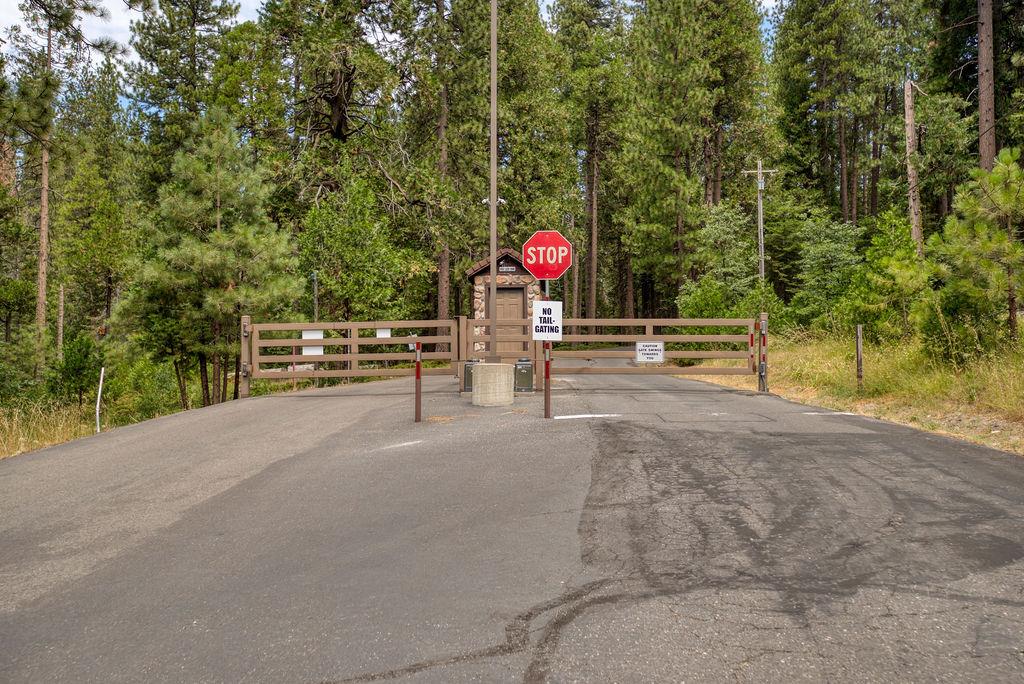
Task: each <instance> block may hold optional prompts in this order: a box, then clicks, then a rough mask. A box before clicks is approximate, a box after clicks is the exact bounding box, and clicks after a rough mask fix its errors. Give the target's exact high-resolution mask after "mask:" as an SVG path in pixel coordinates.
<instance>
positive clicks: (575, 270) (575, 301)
mask: <svg viewBox="0 0 1024 684" xmlns="http://www.w3.org/2000/svg"><path fill="white" fill-rule="evenodd" d="M580 304H581V302H580V263H579V261H578V260H576V261H573V264H572V317H573V318H579V317H580V314H581V313H583V312H582V311H581V310H580V309H581V307H580ZM577 330H578V328H577V327H574V328H573V332H576V331H577Z"/></svg>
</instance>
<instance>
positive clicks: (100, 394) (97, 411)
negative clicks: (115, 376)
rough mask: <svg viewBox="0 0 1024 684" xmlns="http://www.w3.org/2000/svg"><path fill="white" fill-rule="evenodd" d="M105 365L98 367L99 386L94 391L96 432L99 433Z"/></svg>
mask: <svg viewBox="0 0 1024 684" xmlns="http://www.w3.org/2000/svg"><path fill="white" fill-rule="evenodd" d="M106 371H107V369H106V367H100V388H99V389H98V390H97V391H96V434H97V435H98V434H100V400H101V399H102V398H103V376H104V374H105V373H106Z"/></svg>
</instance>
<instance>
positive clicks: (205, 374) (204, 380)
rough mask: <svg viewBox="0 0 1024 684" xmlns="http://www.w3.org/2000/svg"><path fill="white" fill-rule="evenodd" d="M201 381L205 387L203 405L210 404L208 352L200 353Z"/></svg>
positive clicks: (203, 387)
mask: <svg viewBox="0 0 1024 684" xmlns="http://www.w3.org/2000/svg"><path fill="white" fill-rule="evenodd" d="M199 382H200V384H201V385H202V389H203V406H209V405H210V374H209V372H208V370H207V368H206V354H205V353H203V352H200V353H199Z"/></svg>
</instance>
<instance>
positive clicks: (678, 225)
mask: <svg viewBox="0 0 1024 684" xmlns="http://www.w3.org/2000/svg"><path fill="white" fill-rule="evenodd" d="M672 164H673V167H674V168H675V172H676V178H678V177H679V176H680V174H682V172H683V151H682V150H681V149H679V148H676V150H675V152H674V153H673V155H672ZM675 209H676V217H675V238H676V258H677V259H678V260H679V266H678V269H677V271H678V281H679V284H680V285H681V284H682V282H683V278H684V275H683V190H682V188H681V187H679V184H678V183H677V184H676V203H675Z"/></svg>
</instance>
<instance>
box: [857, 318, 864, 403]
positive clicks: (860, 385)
mask: <svg viewBox="0 0 1024 684" xmlns="http://www.w3.org/2000/svg"><path fill="white" fill-rule="evenodd" d="M863 389H864V326H863V325H861V324H859V323H858V324H857V391H858V392H859V391H861V390H863Z"/></svg>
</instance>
